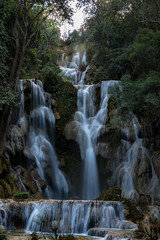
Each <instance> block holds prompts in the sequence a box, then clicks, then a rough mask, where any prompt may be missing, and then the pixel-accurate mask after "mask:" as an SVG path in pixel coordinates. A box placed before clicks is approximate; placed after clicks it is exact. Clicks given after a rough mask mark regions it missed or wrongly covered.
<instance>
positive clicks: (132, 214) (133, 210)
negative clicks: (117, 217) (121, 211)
mask: <svg viewBox="0 0 160 240" xmlns="http://www.w3.org/2000/svg"><path fill="white" fill-rule="evenodd" d="M122 203H123V205H124V207H125V209H126V210H127V211H128V214H127V215H126V218H127V219H128V220H131V221H132V222H134V223H138V222H139V221H141V220H143V218H144V215H143V214H142V213H141V212H140V211H139V210H138V209H137V207H138V206H137V204H136V203H134V202H132V201H130V200H129V199H125V198H124V199H123V200H122Z"/></svg>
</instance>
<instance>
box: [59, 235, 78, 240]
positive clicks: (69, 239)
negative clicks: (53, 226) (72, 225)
mask: <svg viewBox="0 0 160 240" xmlns="http://www.w3.org/2000/svg"><path fill="white" fill-rule="evenodd" d="M58 239H59V240H76V239H77V238H76V237H75V236H73V235H60V236H59V238H58Z"/></svg>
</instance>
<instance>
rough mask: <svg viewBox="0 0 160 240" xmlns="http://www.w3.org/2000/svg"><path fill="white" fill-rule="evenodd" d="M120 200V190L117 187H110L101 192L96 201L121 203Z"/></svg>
mask: <svg viewBox="0 0 160 240" xmlns="http://www.w3.org/2000/svg"><path fill="white" fill-rule="evenodd" d="M121 199H122V198H121V189H120V188H118V187H111V188H109V189H108V190H107V191H105V192H103V193H102V194H101V195H100V196H99V197H98V198H97V199H96V200H103V201H121Z"/></svg>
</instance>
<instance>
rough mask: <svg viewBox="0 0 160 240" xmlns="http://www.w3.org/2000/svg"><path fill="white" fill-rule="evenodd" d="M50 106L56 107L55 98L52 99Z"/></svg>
mask: <svg viewBox="0 0 160 240" xmlns="http://www.w3.org/2000/svg"><path fill="white" fill-rule="evenodd" d="M52 106H53V107H54V108H56V107H57V102H56V100H55V99H52Z"/></svg>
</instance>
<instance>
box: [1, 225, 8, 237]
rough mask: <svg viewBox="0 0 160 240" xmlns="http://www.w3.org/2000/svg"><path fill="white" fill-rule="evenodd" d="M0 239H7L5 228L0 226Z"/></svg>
mask: <svg viewBox="0 0 160 240" xmlns="http://www.w3.org/2000/svg"><path fill="white" fill-rule="evenodd" d="M0 240H7V230H6V229H5V228H3V227H0Z"/></svg>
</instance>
